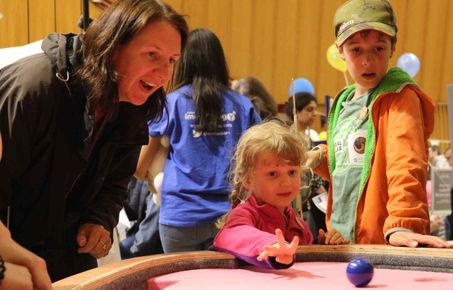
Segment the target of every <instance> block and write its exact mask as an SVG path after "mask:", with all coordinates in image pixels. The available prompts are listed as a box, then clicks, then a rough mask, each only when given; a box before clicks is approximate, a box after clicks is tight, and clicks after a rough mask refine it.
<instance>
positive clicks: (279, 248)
mask: <svg viewBox="0 0 453 290" xmlns="http://www.w3.org/2000/svg"><path fill="white" fill-rule="evenodd" d="M275 235H276V236H277V243H275V244H272V245H269V246H266V247H264V251H263V252H262V253H261V254H260V255H259V256H258V258H257V260H258V261H263V260H264V259H266V258H267V257H269V256H270V257H276V261H277V262H279V263H281V264H286V265H289V264H291V263H292V262H293V260H294V254H295V253H296V249H297V246H298V245H299V237H297V236H295V237H294V238H293V240H292V241H291V243H290V244H288V243H287V242H286V240H285V237H284V236H283V233H282V230H280V229H276V230H275Z"/></svg>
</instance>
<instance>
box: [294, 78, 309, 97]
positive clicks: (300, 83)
mask: <svg viewBox="0 0 453 290" xmlns="http://www.w3.org/2000/svg"><path fill="white" fill-rule="evenodd" d="M294 92H295V93H302V92H307V93H310V94H312V95H313V96H314V95H315V89H314V88H313V85H312V84H311V83H310V81H309V80H307V79H305V78H298V79H295V80H294ZM292 95H293V84H292V83H291V84H290V85H289V96H292Z"/></svg>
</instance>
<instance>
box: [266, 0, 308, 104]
mask: <svg viewBox="0 0 453 290" xmlns="http://www.w3.org/2000/svg"><path fill="white" fill-rule="evenodd" d="M286 4H287V5H278V6H277V7H276V10H277V11H276V23H275V38H274V39H275V40H277V41H275V43H274V47H275V53H274V54H275V62H274V67H273V69H272V74H273V76H274V78H273V79H272V87H273V88H274V89H273V91H274V92H279V94H278V95H275V96H274V98H275V99H278V100H280V103H284V102H286V100H287V98H288V87H289V85H290V83H291V79H292V78H297V75H296V74H295V73H296V71H297V68H298V64H297V57H296V56H297V55H298V52H301V51H304V50H305V49H304V44H305V43H304V41H303V38H302V37H301V35H300V31H299V29H298V28H299V25H298V22H299V17H298V11H299V1H297V0H289V1H287V3H286Z"/></svg>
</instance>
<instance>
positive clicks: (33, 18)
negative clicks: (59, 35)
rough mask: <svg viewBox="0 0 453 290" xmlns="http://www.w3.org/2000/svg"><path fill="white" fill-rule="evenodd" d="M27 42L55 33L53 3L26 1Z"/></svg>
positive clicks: (47, 0) (47, 1)
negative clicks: (27, 17) (27, 16)
mask: <svg viewBox="0 0 453 290" xmlns="http://www.w3.org/2000/svg"><path fill="white" fill-rule="evenodd" d="M28 13H29V19H28V20H29V23H32V25H30V26H29V39H28V41H29V42H33V41H37V40H40V39H43V38H44V37H45V36H46V35H47V34H49V32H51V31H55V13H56V11H55V1H54V0H35V1H28Z"/></svg>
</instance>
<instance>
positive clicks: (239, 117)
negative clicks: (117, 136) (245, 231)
mask: <svg viewBox="0 0 453 290" xmlns="http://www.w3.org/2000/svg"><path fill="white" fill-rule="evenodd" d="M172 84H173V91H172V92H171V93H170V94H169V95H168V96H167V104H166V107H167V114H164V116H163V117H162V119H161V120H160V121H158V122H154V123H150V124H149V135H150V142H149V144H148V146H145V147H143V149H142V152H141V154H140V155H141V156H140V159H139V163H138V166H137V172H136V176H137V177H138V178H140V179H145V178H146V177H147V171H148V168H149V166H150V164H151V163H152V161H153V157H154V156H155V152H156V151H157V149H158V148H159V145H160V138H161V137H162V136H168V138H169V141H170V146H169V153H168V157H167V160H166V163H165V168H164V177H163V183H162V189H161V198H160V199H161V208H160V219H159V231H160V237H161V241H162V246H163V249H164V252H165V253H169V252H180V251H195V250H204V249H208V248H209V246H211V244H212V241H213V238H214V237H215V235H216V233H217V228H216V226H215V222H216V220H217V219H218V218H219V217H220V216H222V215H223V214H224V213H226V212H228V211H229V209H230V202H229V200H228V195H229V193H230V192H231V190H230V187H229V183H228V178H227V176H228V171H229V166H230V159H231V156H232V154H233V151H234V147H235V145H236V143H237V141H238V140H239V137H240V136H241V135H242V133H243V132H244V131H245V130H246V129H247V128H249V127H250V126H251V125H253V124H255V123H258V122H260V121H261V119H260V117H259V115H258V114H257V112H256V111H255V109H254V108H253V105H252V103H251V102H250V101H249V100H248V99H247V98H246V97H244V96H242V95H240V94H239V93H237V92H235V91H232V90H230V89H229V87H228V84H229V74H228V68H227V64H226V60H225V56H224V52H223V48H222V45H221V43H220V41H219V39H218V38H217V36H216V35H215V34H214V33H213V32H212V31H210V30H207V29H195V30H193V31H192V32H191V33H190V36H189V40H188V44H187V46H186V48H185V50H184V52H183V54H182V56H181V59H180V61H179V62H178V63H177V65H176V70H175V76H174V79H173V82H172Z"/></svg>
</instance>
